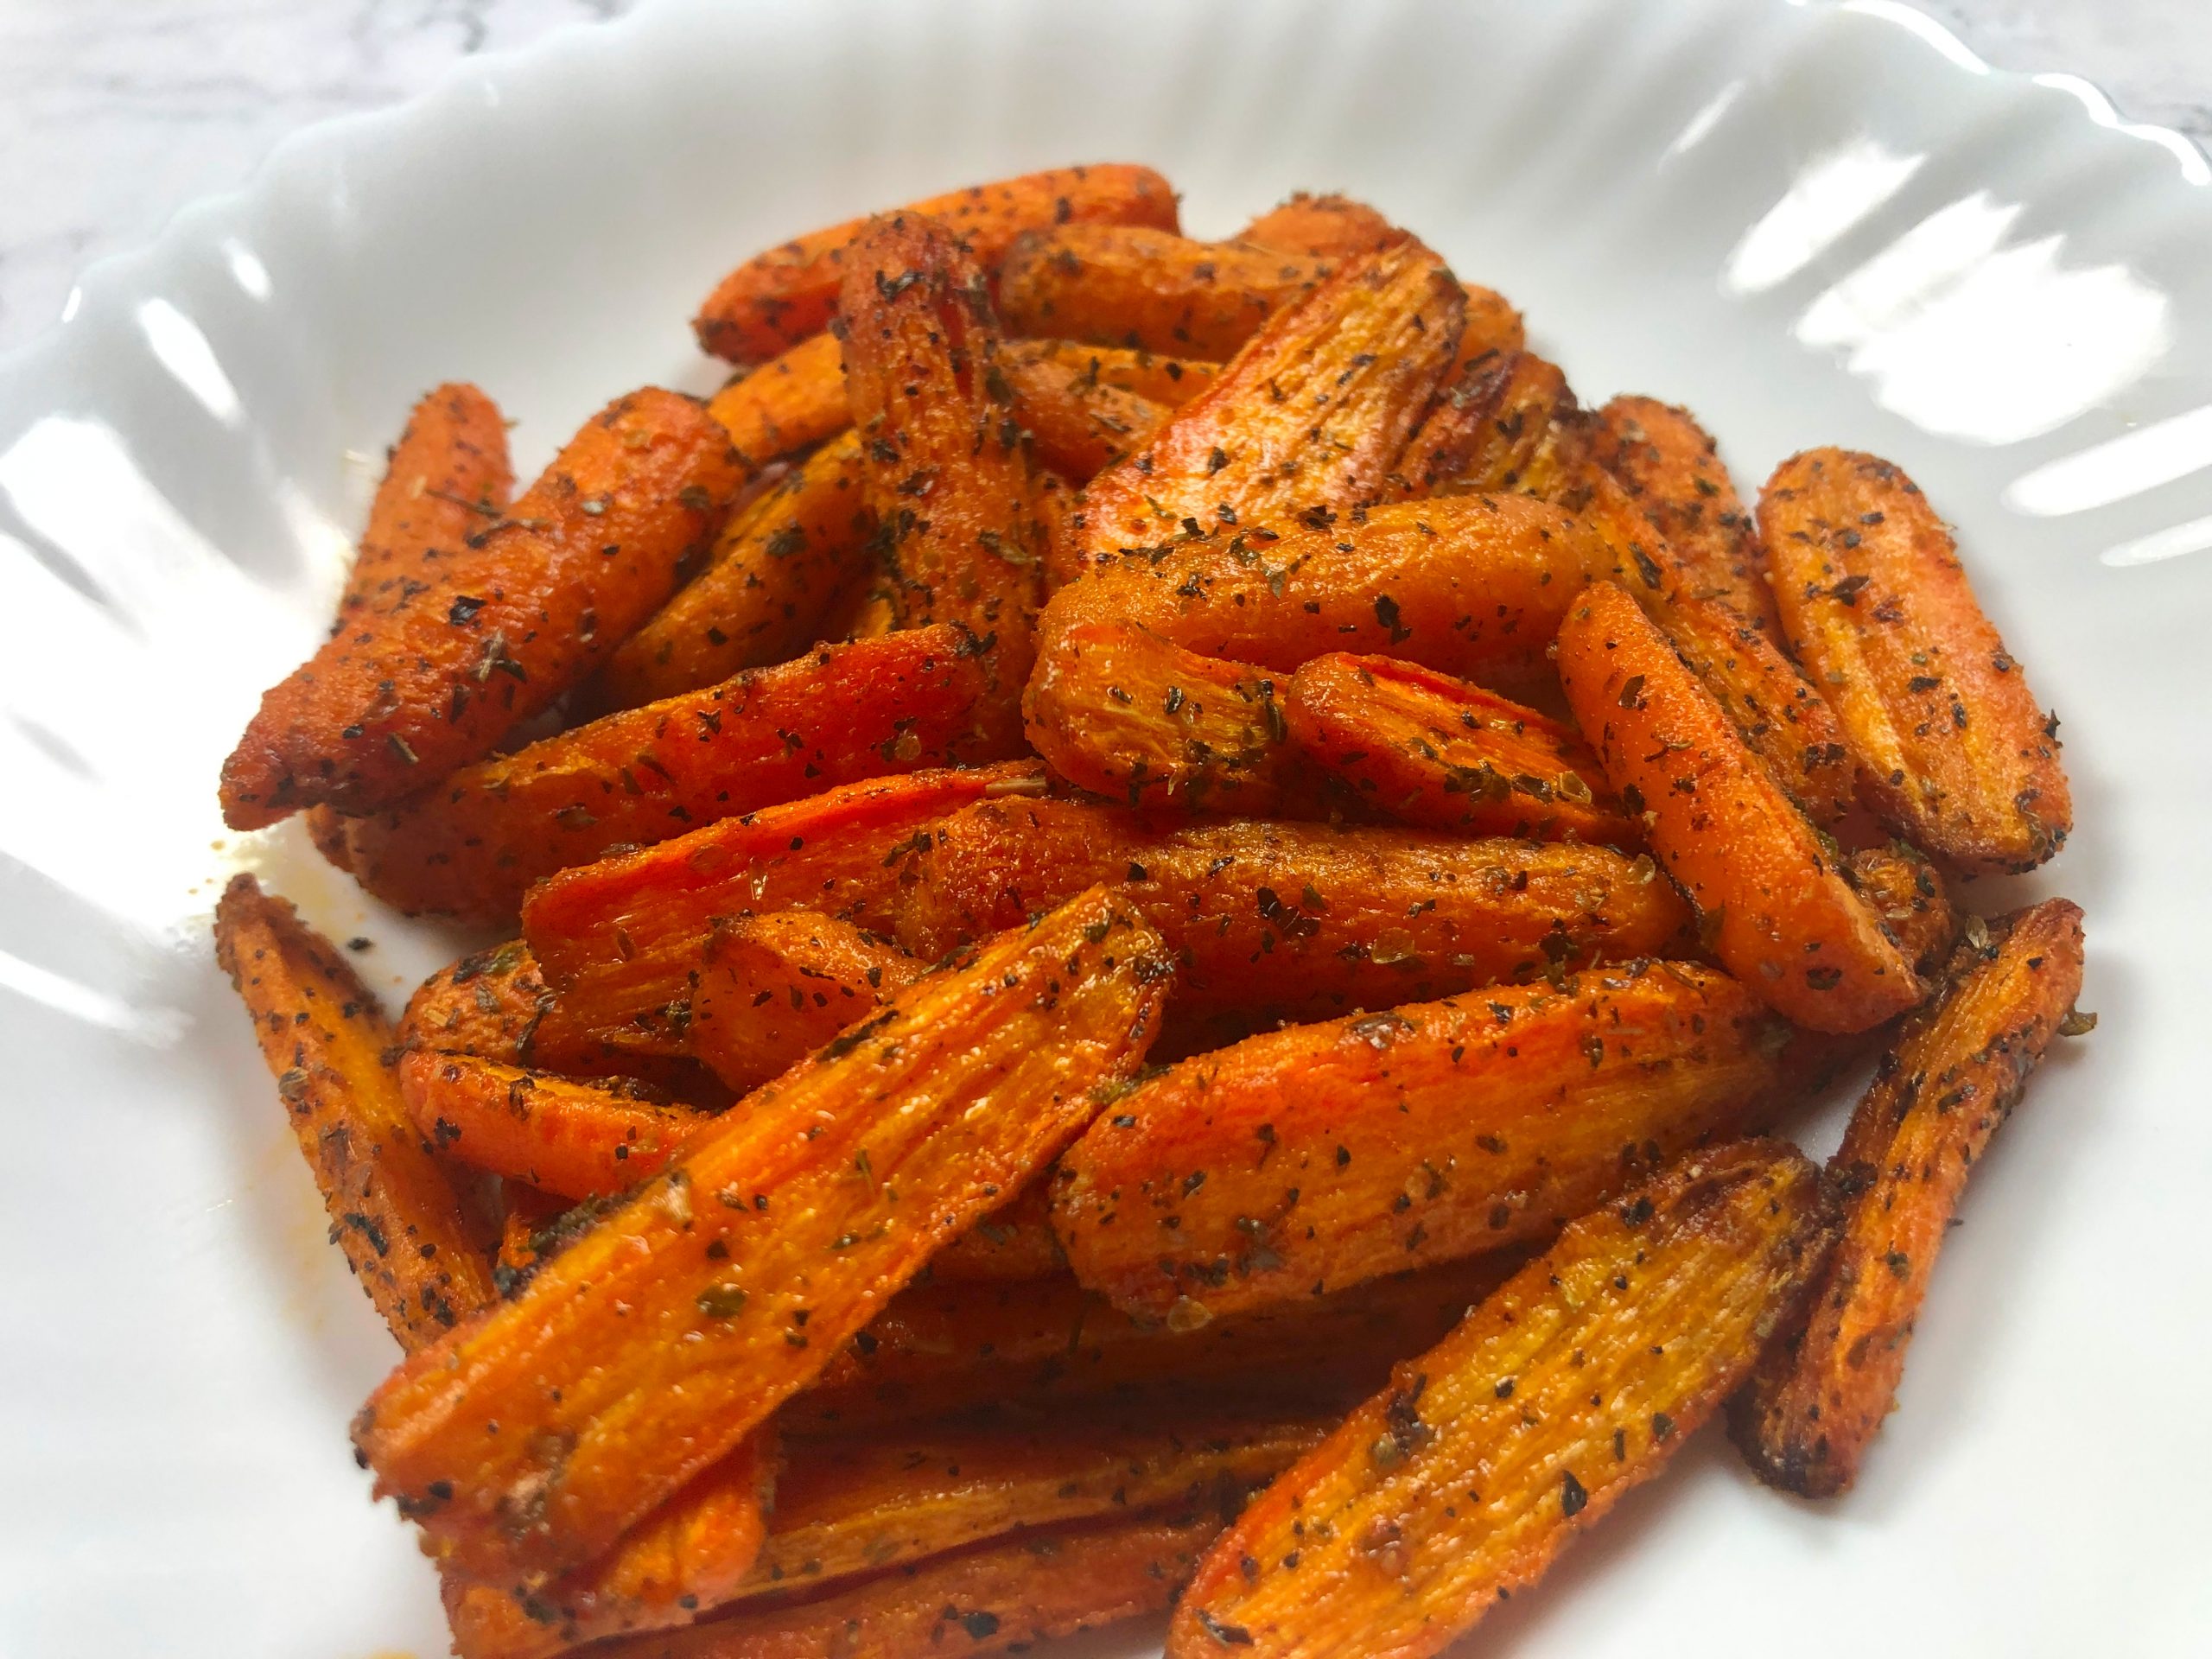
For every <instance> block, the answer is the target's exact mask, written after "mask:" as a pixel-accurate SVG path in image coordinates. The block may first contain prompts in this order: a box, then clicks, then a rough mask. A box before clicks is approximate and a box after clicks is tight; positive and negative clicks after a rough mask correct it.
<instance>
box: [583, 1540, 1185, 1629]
mask: <svg viewBox="0 0 2212 1659" xmlns="http://www.w3.org/2000/svg"><path fill="white" fill-rule="evenodd" d="M1221 1524H1222V1515H1221V1510H1220V1509H1219V1508H1218V1507H1217V1506H1215V1505H1211V1504H1210V1505H1207V1506H1205V1507H1204V1508H1201V1509H1199V1510H1183V1509H1174V1508H1170V1509H1166V1510H1156V1511H1154V1514H1153V1515H1151V1516H1142V1517H1136V1518H1133V1519H1130V1520H1127V1521H1115V1522H1090V1523H1088V1524H1084V1525H1079V1526H1075V1527H1067V1528H1052V1529H1040V1530H1039V1531H1037V1532H1034V1533H1027V1534H1023V1535H1020V1536H1017V1537H1014V1538H1008V1539H1004V1540H994V1541H991V1542H988V1543H985V1544H981V1545H978V1546H976V1547H975V1548H970V1549H965V1550H962V1551H959V1552H958V1553H957V1554H950V1555H943V1556H933V1557H931V1558H930V1559H928V1560H920V1561H913V1562H909V1563H908V1564H907V1565H906V1566H904V1567H897V1568H894V1569H893V1571H891V1572H889V1573H884V1574H883V1575H882V1576H881V1577H880V1578H874V1579H868V1580H862V1581H861V1582H859V1583H856V1584H855V1585H853V1586H849V1587H845V1586H837V1587H834V1588H832V1589H831V1590H830V1591H829V1592H828V1593H826V1594H823V1595H821V1596H817V1597H808V1598H791V1599H786V1600H783V1601H779V1602H778V1603H777V1604H776V1605H773V1606H769V1607H763V1608H761V1609H760V1610H759V1611H754V1610H753V1609H752V1608H749V1607H748V1608H741V1609H739V1610H737V1611H734V1613H732V1614H731V1615H730V1616H728V1617H727V1618H718V1619H715V1620H713V1621H711V1622H710V1623H708V1624H700V1625H695V1626H694V1627H693V1628H691V1629H690V1630H679V1631H677V1632H674V1633H672V1634H671V1635H668V1636H664V1637H632V1638H631V1639H629V1640H627V1641H624V1642H620V1643H612V1644H610V1645H609V1646H607V1648H606V1649H603V1650H601V1652H600V1653H598V1654H597V1655H595V1656H594V1659H855V1656H858V1655H863V1654H865V1655H870V1656H877V1655H880V1656H885V1659H893V1656H907V1655H912V1656H921V1655H929V1654H946V1653H958V1654H961V1655H963V1656H964V1655H978V1654H987V1653H1008V1652H1011V1653H1022V1652H1027V1651H1028V1650H1029V1649H1032V1648H1033V1647H1034V1646H1035V1645H1036V1644H1037V1643H1039V1642H1043V1641H1047V1640H1050V1639H1051V1638H1052V1637H1062V1636H1073V1635H1076V1634H1077V1633H1078V1632H1080V1631H1084V1630H1097V1629H1101V1628H1103V1627H1104V1626H1106V1625H1109V1624H1117V1623H1119V1622H1120V1621H1122V1620H1123V1619H1128V1618H1138V1617H1140V1616H1141V1615H1142V1614H1145V1613H1151V1612H1157V1611H1160V1609H1161V1608H1163V1607H1166V1605H1168V1604H1169V1603H1170V1602H1171V1601H1173V1599H1174V1597H1175V1592H1176V1591H1177V1590H1178V1589H1179V1587H1180V1586H1182V1584H1183V1582H1184V1580H1186V1579H1188V1578H1189V1577H1190V1575H1191V1571H1192V1567H1195V1566H1196V1565H1197V1564H1198V1556H1199V1554H1201V1553H1202V1552H1203V1551H1204V1550H1205V1547H1206V1544H1207V1542H1208V1541H1210V1540H1211V1539H1212V1538H1213V1537H1214V1535H1216V1534H1217V1533H1218V1532H1219V1531H1220V1530H1221Z"/></svg>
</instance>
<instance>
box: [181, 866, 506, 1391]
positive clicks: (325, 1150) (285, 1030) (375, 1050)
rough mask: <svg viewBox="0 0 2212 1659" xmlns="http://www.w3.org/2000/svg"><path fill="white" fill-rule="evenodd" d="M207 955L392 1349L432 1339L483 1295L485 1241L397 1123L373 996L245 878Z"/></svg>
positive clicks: (218, 916)
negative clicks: (241, 1011)
mask: <svg viewBox="0 0 2212 1659" xmlns="http://www.w3.org/2000/svg"><path fill="white" fill-rule="evenodd" d="M215 960H216V961H217V962H218V963H219V964H220V965H221V967H222V969H223V971H224V972H225V973H226V974H228V975H229V976H230V979H231V984H232V987H233V988H236V990H237V991H238V996H239V999H240V1000H241V1001H244V1002H245V1007H246V1012H247V1013H248V1014H251V1015H252V1016H253V1030H254V1035H255V1036H256V1037H257V1039H259V1040H260V1043H261V1053H262V1058H264V1060H266V1061H267V1062H268V1063H269V1069H270V1072H271V1073H273V1074H274V1075H275V1077H276V1078H277V1094H278V1095H279V1096H281V1097H282V1098H283V1103H284V1110H285V1115H286V1116H288V1117H289V1118H290V1120H291V1123H292V1130H293V1133H294V1134H295V1135H297V1136H298V1137H299V1141H300V1150H301V1151H302V1153H304V1154H307V1160H308V1168H309V1169H310V1170H312V1171H313V1172H314V1174H315V1185H317V1186H319V1187H321V1189H322V1198H323V1204H324V1205H325V1207H326V1208H327V1209H328V1210H329V1211H330V1236H331V1240H332V1242H333V1243H335V1244H336V1245H337V1246H338V1247H339V1249H341V1250H343V1251H344V1252H345V1253H346V1264H347V1265H348V1266H350V1267H351V1268H353V1276H354V1277H355V1278H357V1279H359V1281H361V1288H362V1289H364V1290H365V1291H366V1292H368V1294H369V1300H371V1301H372V1302H374V1303H375V1304H376V1307H377V1312H378V1313H381V1314H383V1315H384V1318H385V1324H387V1325H390V1326H391V1333H392V1335H394V1336H395V1337H397V1338H399V1341H400V1345H401V1346H402V1347H404V1348H406V1349H409V1350H410V1351H412V1350H415V1349H418V1348H422V1347H424V1346H426V1345H428V1344H430V1343H432V1342H434V1341H435V1340H436V1339H437V1338H439V1337H441V1336H442V1335H443V1334H445V1332H447V1330H448V1329H449V1328H450V1327H451V1326H452V1325H454V1324H455V1322H456V1321H458V1320H460V1319H463V1318H465V1317H466V1316H467V1315H468V1314H470V1313H474V1312H475V1311H476V1310H477V1309H478V1308H480V1307H481V1306H485V1305H486V1304H487V1303H489V1302H491V1301H492V1300H493V1290H492V1274H491V1264H490V1262H488V1261H487V1260H486V1244H487V1243H488V1242H489V1241H488V1238H487V1236H486V1229H485V1228H484V1227H483V1226H482V1225H480V1224H479V1220H478V1218H477V1217H475V1216H474V1214H473V1213H472V1205H471V1204H470V1202H469V1200H468V1198H467V1196H466V1195H465V1194H464V1192H462V1190H461V1187H460V1186H459V1185H457V1184H456V1183H455V1181H454V1179H453V1178H452V1177H451V1176H450V1175H449V1174H448V1172H447V1169H446V1167H445V1166H444V1165H442V1163H440V1162H439V1161H438V1160H437V1158H436V1157H435V1154H433V1153H432V1151H431V1148H430V1143H429V1141H428V1140H427V1139H426V1138H425V1137H424V1136H423V1135H421V1134H419V1133H417V1132H416V1128H415V1125H414V1123H413V1122H411V1121H410V1119H409V1117H408V1115H407V1108H406V1105H405V1103H404V1102H403V1101H402V1100H401V1098H400V1092H399V1082H398V1078H397V1076H396V1075H395V1074H394V1071H393V1069H392V1064H391V1051H392V1049H393V1039H392V1030H391V1026H390V1025H388V1024H387V1023H385V1017H384V1015H383V1014H382V1012H381V1011H379V1010H378V1007H377V1002H376V998H375V997H374V996H372V995H370V993H369V991H368V989H367V988H365V986H364V985H363V984H362V983H361V982H360V980H359V978H358V977H357V976H355V975H354V972H353V969H351V968H349V967H348V966H346V960H345V958H344V957H342V956H340V953H339V952H338V950H337V949H336V948H335V947H334V946H333V945H332V944H330V943H329V941H327V939H324V938H321V937H320V936H319V935H318V934H316V933H315V931H314V930H313V929H312V928H310V927H308V925H307V924H305V923H304V922H302V921H301V919H300V918H299V914H298V912H296V911H295V910H294V909H293V908H292V906H290V905H289V904H287V903H286V902H285V901H284V900H283V899H276V898H271V897H270V896H268V895H267V894H264V893H263V892H262V891H261V888H260V886H259V884H258V883H257V882H256V881H255V880H254V879H253V878H252V877H251V876H250V875H240V876H237V877H234V878H232V881H231V884H230V886H229V887H227V888H226V889H225V890H224V893H223V898H222V902H221V903H219V905H217V906H216V907H215Z"/></svg>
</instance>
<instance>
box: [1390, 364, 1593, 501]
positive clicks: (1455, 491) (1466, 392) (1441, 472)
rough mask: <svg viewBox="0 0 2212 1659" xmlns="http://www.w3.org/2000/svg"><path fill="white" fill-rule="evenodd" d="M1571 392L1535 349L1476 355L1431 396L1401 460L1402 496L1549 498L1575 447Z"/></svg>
mask: <svg viewBox="0 0 2212 1659" xmlns="http://www.w3.org/2000/svg"><path fill="white" fill-rule="evenodd" d="M1576 413H1577V405H1576V404H1575V401H1574V394H1573V392H1572V391H1568V390H1567V377H1566V376H1565V375H1563V374H1561V373H1560V371H1559V368H1558V366H1557V365H1554V364H1552V363H1548V362H1546V361H1545V360H1544V359H1542V358H1541V357H1538V356H1537V355H1536V354H1535V353H1533V352H1522V351H1512V352H1501V353H1484V354H1481V355H1478V357H1476V358H1475V359H1473V360H1471V361H1470V362H1469V363H1468V364H1467V365H1466V366H1465V367H1464V368H1462V369H1461V370H1460V371H1459V373H1458V374H1457V375H1456V376H1454V378H1452V380H1451V381H1450V382H1449V383H1448V384H1447V385H1446V386H1445V388H1444V389H1443V390H1442V391H1440V392H1439V393H1438V394H1437V397H1436V401H1435V403H1434V404H1432V405H1431V406H1430V408H1429V410H1428V413H1427V416H1424V417H1423V418H1422V421H1421V426H1420V428H1419V429H1417V430H1416V431H1415V432H1414V435H1413V437H1412V438H1411V440H1410V441H1409V442H1408V443H1407V445H1406V450H1405V454H1403V455H1402V456H1400V457H1399V460H1398V465H1397V468H1396V471H1395V474H1393V478H1392V484H1393V487H1394V490H1395V493H1398V494H1400V495H1402V496H1406V497H1426V496H1439V495H1467V494H1489V493H1502V492H1504V491H1507V490H1525V491H1527V492H1529V493H1530V494H1532V495H1540V496H1548V495H1550V494H1552V493H1554V492H1555V490H1556V488H1557V486H1558V485H1559V484H1560V479H1561V475H1562V469H1563V467H1565V466H1567V464H1568V463H1569V462H1570V461H1572V460H1573V458H1574V457H1575V456H1576V455H1577V454H1579V448H1578V446H1577V445H1576V444H1574V443H1573V442H1571V441H1569V435H1570V434H1571V433H1572V431H1573V422H1574V420H1575V416H1576Z"/></svg>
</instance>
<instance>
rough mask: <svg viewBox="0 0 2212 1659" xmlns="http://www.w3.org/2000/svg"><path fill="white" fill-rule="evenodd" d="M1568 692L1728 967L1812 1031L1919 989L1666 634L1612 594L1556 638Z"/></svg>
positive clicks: (1886, 1010) (1835, 864)
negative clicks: (1644, 813)
mask: <svg viewBox="0 0 2212 1659" xmlns="http://www.w3.org/2000/svg"><path fill="white" fill-rule="evenodd" d="M1559 671H1560V682H1561V683H1562V684H1564V685H1565V687H1566V689H1567V702H1570V703H1571V704H1573V708H1574V713H1575V717H1576V719H1577V720H1578V721H1580V724H1581V727H1582V730H1583V732H1584V734H1586V736H1589V737H1591V738H1592V739H1593V740H1594V741H1596V743H1597V746H1598V753H1599V758H1600V759H1602V760H1604V762H1605V776H1606V779H1608V780H1609V781H1610V782H1611V784H1612V785H1613V788H1614V791H1615V792H1616V793H1618V795H1619V796H1620V798H1621V799H1622V800H1623V801H1624V803H1625V804H1627V805H1628V807H1629V808H1630V810H1631V811H1643V812H1646V813H1647V814H1648V815H1649V816H1648V817H1647V818H1646V824H1647V826H1648V829H1649V836H1650V841H1651V847H1652V850H1653V851H1654V852H1656V853H1657V854H1658V855H1659V858H1660V860H1661V861H1662V863H1664V864H1665V866H1666V867H1667V869H1668V872H1669V874H1671V875H1673V877H1674V878H1675V880H1676V881H1677V882H1679V883H1680V884H1681V888H1682V890H1683V892H1685V893H1688V895H1689V898H1690V900H1691V902H1692V903H1693V904H1694V905H1695V906H1697V908H1698V911H1699V913H1700V916H1701V917H1702V918H1704V925H1705V928H1706V931H1707V933H1708V934H1709V936H1710V938H1709V943H1710V944H1711V946H1712V948H1713V951H1714V952H1715V954H1717V955H1718V956H1719V958H1720V960H1721V962H1722V963H1723V964H1724V965H1726V967H1727V969H1728V970H1729V971H1730V972H1731V973H1732V974H1734V975H1735V976H1737V977H1738V978H1739V979H1741V980H1742V981H1743V982H1745V984H1746V985H1748V986H1750V987H1751V989H1752V990H1753V991H1754V992H1755V993H1756V994H1757V995H1759V996H1761V997H1763V998H1764V999H1765V1001H1767V1002H1768V1003H1770V1005H1771V1006H1772V1007H1776V1008H1777V1009H1779V1010H1780V1011H1781V1012H1782V1013H1783V1014H1787V1015H1788V1016H1789V1018H1790V1019H1791V1020H1795V1021H1796V1023H1797V1024H1799V1025H1801V1026H1805V1027H1809V1028H1811V1029H1812V1030H1815V1031H1825V1032H1836V1033H1848V1032H1855V1031H1866V1030H1868V1029H1870V1028H1871V1027H1874V1026H1878V1025H1879V1024H1881V1022H1882V1021H1883V1020H1887V1019H1889V1018H1890V1017H1891V1015H1893V1014H1902V1013H1903V1012H1904V1010H1905V1009H1907V1008H1909V1007H1911V1006H1912V1005H1913V1004H1914V1003H1916V1002H1917V1001H1919V1000H1920V997H1921V985H1920V981H1919V977H1918V976H1917V975H1916V974H1915V973H1914V972H1913V969H1912V963H1911V962H1910V960H1909V959H1908V958H1907V957H1906V956H1905V954H1904V951H1903V950H1900V949H1899V948H1898V946H1897V944H1896V942H1895V941H1894V940H1892V939H1891V938H1890V937H1889V935H1888V934H1887V933H1886V932H1885V931H1884V929H1883V926H1882V921H1881V918H1880V917H1878V915H1876V914H1875V912H1874V911H1873V910H1872V907H1871V906H1868V905H1867V903H1866V900H1865V899H1861V898H1860V897H1859V894H1858V893H1857V892H1855V891H1854V890H1853V887H1852V886H1851V883H1850V882H1849V881H1848V880H1847V879H1846V878H1845V876H1844V874H1843V871H1842V869H1841V868H1840V864H1841V857H1840V855H1836V854H1832V853H1831V852H1830V851H1829V847H1830V846H1831V845H1833V843H1824V842H1822V840H1821V837H1820V836H1819V835H1818V834H1817V833H1816V832H1815V829H1813V826H1812V825H1811V824H1810V823H1808V822H1806V819H1805V817H1804V815H1803V814H1802V812H1800V811H1799V810H1797V808H1796V804H1794V803H1792V801H1791V800H1790V798H1789V796H1788V795H1787V794H1785V793H1784V792H1783V790H1782V789H1781V787H1780V786H1779V785H1777V783H1776V782H1775V779H1774V777H1773V774H1772V773H1771V772H1769V771H1768V769H1767V766H1766V764H1765V763H1764V761H1762V760H1760V759H1759V758H1758V756H1757V755H1755V754H1753V753H1751V749H1750V748H1749V747H1747V746H1746V744H1745V741H1744V739H1743V736H1742V734H1740V733H1739V732H1738V730H1737V728H1736V727H1735V726H1734V725H1733V724H1732V722H1731V721H1729V719H1728V716H1727V715H1726V713H1724V712H1723V711H1722V709H1721V706H1720V704H1719V702H1716V701H1715V700H1714V698H1713V695H1712V693H1710V692H1709V691H1707V690H1706V689H1705V686H1704V685H1703V683H1701V682H1700V680H1699V679H1698V677H1697V676H1695V675H1694V674H1693V673H1691V672H1690V671H1689V668H1688V665H1687V664H1684V662H1683V661H1682V659H1681V657H1680V656H1679V655H1677V654H1676V652H1675V648H1674V646H1673V645H1671V644H1670V643H1669V640H1668V639H1667V636H1666V635H1665V634H1663V633H1662V632H1660V631H1659V630H1658V628H1657V627H1656V626H1653V624H1652V623H1651V622H1650V621H1649V620H1648V619H1647V618H1646V617H1645V616H1644V614H1643V612H1642V611H1641V610H1640V609H1638V608H1637V605H1636V601H1633V600H1631V599H1630V597H1629V596H1628V595H1627V594H1625V593H1624V592H1622V591H1621V589H1619V588H1617V587H1615V586H1614V585H1613V584H1612V583H1611V582H1597V583H1594V584H1592V586H1591V587H1590V588H1587V589H1586V590H1585V592H1584V594H1583V596H1582V599H1581V601H1580V603H1579V604H1578V605H1577V606H1576V607H1575V608H1574V609H1573V611H1572V612H1571V613H1569V615H1568V617H1567V621H1566V622H1565V623H1564V624H1563V625H1562V626H1561V627H1560V632H1559Z"/></svg>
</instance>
